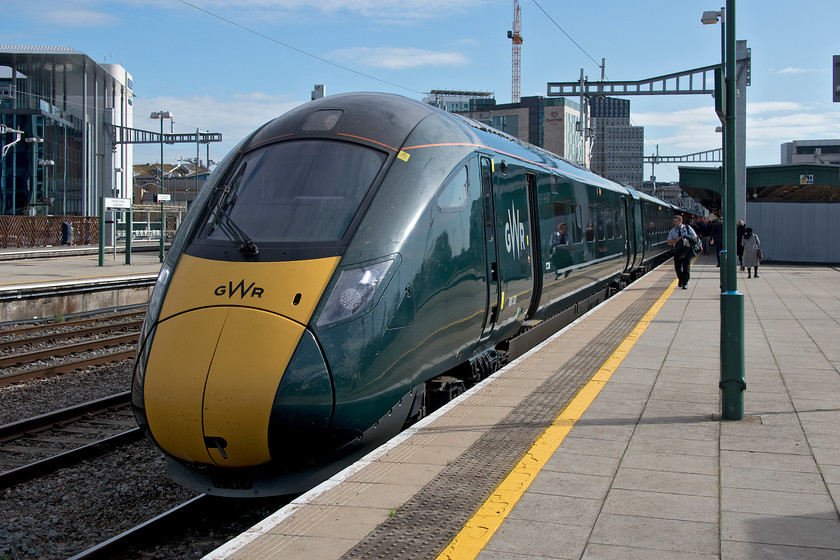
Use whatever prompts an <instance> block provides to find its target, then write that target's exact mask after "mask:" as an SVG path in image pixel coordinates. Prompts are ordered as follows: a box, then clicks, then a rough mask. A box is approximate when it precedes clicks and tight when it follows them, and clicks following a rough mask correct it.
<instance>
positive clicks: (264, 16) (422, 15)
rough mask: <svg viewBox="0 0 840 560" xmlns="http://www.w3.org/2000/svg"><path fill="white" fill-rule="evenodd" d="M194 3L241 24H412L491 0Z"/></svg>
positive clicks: (193, 0)
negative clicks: (341, 18)
mask: <svg viewBox="0 0 840 560" xmlns="http://www.w3.org/2000/svg"><path fill="white" fill-rule="evenodd" d="M123 1H128V2H136V1H137V0H123ZM190 3H191V4H194V5H196V6H198V7H200V8H203V9H205V10H208V11H211V12H214V13H217V14H225V15H226V16H231V17H234V19H237V20H239V19H240V18H241V17H244V18H247V19H249V20H251V19H255V18H258V19H261V20H277V19H279V18H284V19H286V18H293V19H295V20H304V19H311V18H314V17H323V16H333V15H341V14H342V13H349V14H352V15H356V16H362V17H364V18H367V19H370V20H372V21H377V22H380V23H411V22H416V21H419V20H430V19H439V18H441V17H452V16H453V15H457V14H459V13H467V12H468V11H472V10H479V9H481V8H482V6H483V4H486V3H488V0H319V1H317V2H313V1H312V0H191V2H190ZM234 14H235V15H236V16H238V17H235V16H234Z"/></svg>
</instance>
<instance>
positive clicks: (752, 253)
mask: <svg viewBox="0 0 840 560" xmlns="http://www.w3.org/2000/svg"><path fill="white" fill-rule="evenodd" d="M740 245H741V247H743V248H744V263H743V264H744V268H746V269H747V278H752V274H751V272H752V271H751V270H750V269H751V268H752V269H754V270H755V277H756V278H758V263H759V260H758V249H759V247H761V241H760V240H759V239H758V236H757V235H756V234H754V233H753V229H752V228H749V227H748V228H747V229H746V231H745V232H744V237H742V238H741V240H740Z"/></svg>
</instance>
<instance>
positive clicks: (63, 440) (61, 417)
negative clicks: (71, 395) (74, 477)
mask: <svg viewBox="0 0 840 560" xmlns="http://www.w3.org/2000/svg"><path fill="white" fill-rule="evenodd" d="M130 399H131V394H130V392H128V391H126V392H123V393H119V394H115V395H111V396H110V397H106V398H103V399H99V400H96V401H91V402H87V403H83V404H81V405H78V406H73V407H68V408H64V409H61V410H58V411H55V412H51V413H48V414H42V415H40V416H36V417H33V418H27V419H24V420H20V421H18V422H13V423H11V424H5V425H3V426H0V489H4V488H8V487H10V486H12V485H14V484H19V483H21V482H25V481H28V480H32V479H33V478H36V477H39V476H43V475H46V474H49V473H51V472H53V471H55V470H57V469H59V468H63V467H67V466H70V465H73V464H76V463H78V462H80V461H83V460H85V459H90V458H92V457H97V456H100V455H102V454H104V453H108V452H109V451H111V450H112V449H114V448H115V447H117V446H119V445H123V444H125V443H131V442H134V441H138V440H139V439H140V438H141V437H142V434H141V433H140V429H139V428H137V426H136V424H135V421H134V416H133V414H132V412H131V409H130V407H129V405H130Z"/></svg>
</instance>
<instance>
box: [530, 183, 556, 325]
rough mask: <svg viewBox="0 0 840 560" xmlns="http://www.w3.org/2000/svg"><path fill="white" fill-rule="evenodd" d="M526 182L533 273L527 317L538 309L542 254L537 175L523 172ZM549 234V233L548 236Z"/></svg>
mask: <svg viewBox="0 0 840 560" xmlns="http://www.w3.org/2000/svg"><path fill="white" fill-rule="evenodd" d="M525 179H526V183H527V184H528V200H529V201H530V205H529V211H530V213H531V216H533V219H532V220H530V222H531V243H530V246H531V247H532V253H533V254H532V256H531V274H532V275H533V286H534V288H533V292H532V293H531V306H530V309H528V314H527V317H528V318H532V317H533V316H534V315H535V314H536V313H537V310H538V309H539V306H540V299H541V298H542V287H543V271H542V256H541V253H540V252H541V250H542V247H541V243H540V239H541V235H540V209H539V198H538V194H537V176H536V175H534V174H533V173H526V174H525ZM552 233H553V232H552ZM550 237H551V236H550V235H549V238H550Z"/></svg>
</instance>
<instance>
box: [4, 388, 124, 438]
mask: <svg viewBox="0 0 840 560" xmlns="http://www.w3.org/2000/svg"><path fill="white" fill-rule="evenodd" d="M130 403H131V391H124V392H122V393H116V394H114V395H110V396H107V397H103V398H101V399H96V400H94V401H88V402H86V403H82V404H79V405H76V406H68V407H67V408H62V409H60V410H56V411H53V412H48V413H46V414H41V415H39V416H33V417H31V418H25V419H23V420H19V421H17V422H10V423H9V424H3V425H0V442H6V441H9V440H13V439H16V438H19V437H21V436H22V435H24V434H27V433H31V432H39V431H43V430H46V429H49V428H52V427H53V426H55V425H56V424H59V423H66V422H72V421H74V420H79V419H81V418H83V417H84V416H88V415H91V414H97V413H101V412H107V411H109V410H112V409H114V408H119V407H122V406H127V405H129V404H130Z"/></svg>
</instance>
